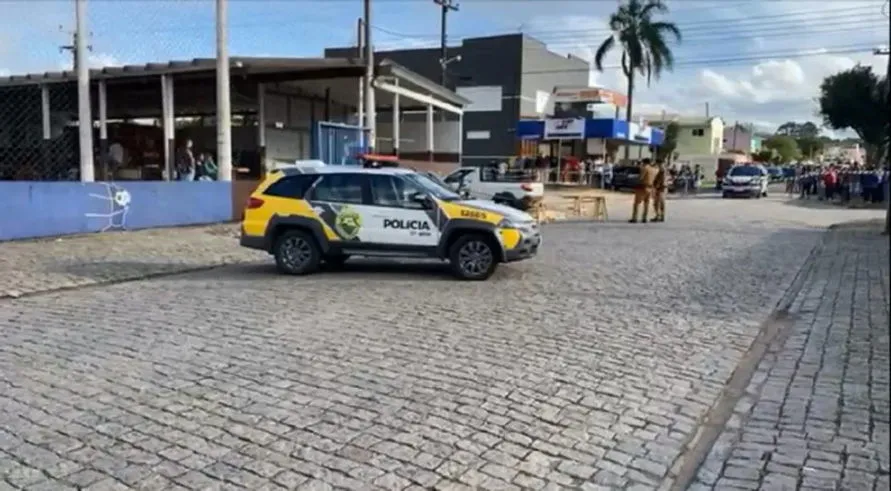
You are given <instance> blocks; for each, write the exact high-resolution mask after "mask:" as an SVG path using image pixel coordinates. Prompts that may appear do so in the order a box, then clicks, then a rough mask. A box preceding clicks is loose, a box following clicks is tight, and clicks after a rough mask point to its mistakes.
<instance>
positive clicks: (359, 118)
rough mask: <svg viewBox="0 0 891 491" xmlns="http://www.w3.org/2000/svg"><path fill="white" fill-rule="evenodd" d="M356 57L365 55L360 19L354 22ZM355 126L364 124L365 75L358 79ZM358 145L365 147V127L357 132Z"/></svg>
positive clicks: (363, 29) (359, 58) (363, 34)
mask: <svg viewBox="0 0 891 491" xmlns="http://www.w3.org/2000/svg"><path fill="white" fill-rule="evenodd" d="M356 34H357V35H356V59H357V60H361V59H363V58H364V57H365V53H364V52H363V50H362V45H363V44H364V43H365V26H364V25H363V24H362V19H359V20H358V22H357V23H356ZM356 106H357V107H356V113H357V114H356V126H359V127H363V126H365V77H362V78H360V79H359V102H358V104H356ZM359 147H360V148H361V149H362V150H363V151H364V149H365V129H364V128H363V129H362V131H361V132H360V134H359Z"/></svg>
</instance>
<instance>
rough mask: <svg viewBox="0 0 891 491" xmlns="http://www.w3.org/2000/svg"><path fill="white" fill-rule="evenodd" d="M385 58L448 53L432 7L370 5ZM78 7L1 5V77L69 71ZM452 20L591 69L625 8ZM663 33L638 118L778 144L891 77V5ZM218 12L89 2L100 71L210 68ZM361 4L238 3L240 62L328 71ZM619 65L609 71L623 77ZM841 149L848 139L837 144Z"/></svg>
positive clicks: (496, 10)
mask: <svg viewBox="0 0 891 491" xmlns="http://www.w3.org/2000/svg"><path fill="white" fill-rule="evenodd" d="M372 1H373V7H372V10H373V13H372V22H371V24H372V26H374V30H373V36H374V40H373V43H374V44H375V46H376V48H377V49H396V48H403V47H422V46H424V47H432V46H437V45H438V43H439V29H440V26H439V22H440V13H439V8H438V6H436V5H435V4H434V3H433V1H432V0H372ZM74 3H75V2H74V0H0V74H4V75H5V74H21V73H33V72H43V71H53V70H59V69H64V68H68V67H70V65H71V53H70V52H67V51H64V50H61V49H60V47H61V46H63V45H68V44H71V39H72V34H71V33H72V31H73V28H74V23H75V20H74ZM458 3H459V5H460V9H459V11H457V12H454V13H452V14H451V15H450V16H449V24H448V27H449V29H448V38H449V43H450V44H460V42H461V39H463V38H468V37H478V36H486V35H495V34H505V33H516V32H524V33H527V34H528V35H530V36H533V37H536V38H538V39H539V40H541V41H543V42H545V43H546V44H547V45H548V46H549V48H550V49H552V50H553V51H555V52H558V53H561V54H567V53H572V54H575V55H578V56H581V57H584V58H587V59H590V58H591V57H592V56H593V54H594V52H595V51H596V49H597V47H598V46H599V44H600V43H601V42H602V41H603V39H604V38H605V37H607V36H608V35H609V30H608V26H607V19H608V17H609V15H610V13H612V12H613V11H614V10H615V9H616V7H617V3H618V0H563V1H559V0H463V1H459V2H458ZM666 3H667V4H668V6H669V7H670V9H671V11H670V13H668V14H667V15H665V20H668V21H671V22H674V23H676V24H677V25H678V27H679V28H680V29H681V31H682V32H683V33H684V38H683V40H682V42H681V43H680V44H677V45H673V46H672V49H673V52H674V54H675V63H676V64H675V68H674V70H673V71H671V72H668V73H665V74H663V76H662V77H661V78H660V79H659V80H655V81H653V83H652V84H651V85H650V86H649V87H646V86H643V85H642V84H638V85H637V87H636V90H635V101H636V103H635V111H634V112H635V113H637V114H660V113H661V112H662V111H665V112H666V113H668V114H681V115H686V116H697V115H701V116H705V114H706V106H708V112H709V114H710V115H714V116H720V117H722V118H723V119H724V120H725V121H726V122H728V123H732V122H734V121H739V122H744V123H751V124H754V125H756V127H757V128H759V129H761V130H762V131H771V130H773V129H774V128H775V127H776V126H778V125H780V124H782V123H784V122H786V121H799V122H803V121H808V120H810V121H814V122H817V123H819V120H820V118H819V116H817V115H816V111H817V105H816V103H815V102H814V99H815V97H816V96H817V92H818V87H819V84H820V82H821V81H822V79H823V78H824V77H825V76H827V75H830V74H833V73H836V72H838V71H840V70H845V69H847V68H850V67H852V66H854V65H855V64H857V63H861V64H864V65H869V66H872V67H874V70H875V71H877V72H878V73H885V69H886V63H887V57H884V56H876V55H874V54H873V49H874V48H878V47H887V46H888V44H889V40H888V37H889V25H888V22H889V20H888V17H887V15H888V6H887V1H885V0H863V1H859V0H858V1H853V0H852V1H847V0H825V1H822V2H813V1H801V0H724V1H706V0H666ZM214 8H215V7H214V1H213V0H178V1H172V0H88V30H89V32H90V45H91V47H92V52H91V54H90V63H91V64H92V65H93V66H102V65H121V64H142V63H146V62H150V61H167V60H172V59H178V60H182V59H191V58H197V57H213V56H214V49H215V29H214V22H215V11H214ZM361 15H362V0H323V1H319V0H316V1H310V0H288V1H285V0H277V1H276V0H230V2H229V41H230V48H229V49H230V54H231V55H233V56H235V55H239V56H287V57H318V56H321V55H322V53H323V51H324V49H325V47H334V46H351V45H355V42H356V39H355V38H356V19H357V18H359V17H360V16H361ZM617 61H618V58H617V55H614V56H613V57H611V58H609V59H608V60H607V63H606V65H607V66H612V65H615V64H616V62H617ZM590 81H591V83H592V84H593V85H598V86H603V87H607V88H610V89H614V90H619V91H625V90H626V82H625V80H624V77H623V76H622V75H621V72H620V71H619V70H617V69H614V68H607V69H605V70H604V72H603V73H600V72H596V71H592V72H591V74H590ZM827 133H828V134H830V135H831V136H847V135H845V134H842V133H831V132H827Z"/></svg>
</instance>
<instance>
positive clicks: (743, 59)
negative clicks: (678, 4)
mask: <svg viewBox="0 0 891 491" xmlns="http://www.w3.org/2000/svg"><path fill="white" fill-rule="evenodd" d="M872 46H874V45H871V44H862V45H852V46H838V47H834V48H831V49H824V50H820V51H814V52H810V53H808V52H801V51H793V52H785V53H783V52H774V53H770V52H764V53H759V54H753V55H748V56H738V57H725V58H707V59H698V60H697V59H691V60H678V61H676V62H675V64H674V66H675V67H679V68H686V67H701V66H715V67H720V66H731V65H732V64H735V63H743V64H748V63H751V62H753V61H754V62H760V61H765V59H771V58H782V59H797V58H810V57H814V56H825V55H841V54H854V53H863V54H866V53H870V52H871V51H872V49H873V48H872ZM620 68H621V66H620V65H610V66H604V67H603V69H604V70H618V69H620ZM590 71H593V67H591V68H567V69H562V70H561V69H555V70H529V71H524V72H523V74H524V75H530V74H550V73H584V72H590Z"/></svg>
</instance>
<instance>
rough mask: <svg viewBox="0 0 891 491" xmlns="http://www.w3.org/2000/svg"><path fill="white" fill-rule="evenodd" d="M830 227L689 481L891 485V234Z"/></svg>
mask: <svg viewBox="0 0 891 491" xmlns="http://www.w3.org/2000/svg"><path fill="white" fill-rule="evenodd" d="M880 226H881V225H876V224H872V225H869V226H863V225H861V226H856V225H855V226H848V227H841V228H837V229H834V230H832V231H830V232H829V233H828V234H827V236H826V239H825V242H824V245H823V247H822V249H820V250H819V253H818V254H817V256H816V258H815V261H814V263H813V266H812V268H811V269H810V270H809V271H808V272H807V273H806V275H807V276H806V277H805V279H804V283H803V285H804V287H803V289H802V291H801V292H799V293H798V295H797V297H796V299H795V300H794V302H793V303H792V307H791V312H790V313H791V314H792V319H793V322H792V323H791V325H790V327H788V328H787V329H786V330H785V331H783V332H780V334H779V335H778V336H777V338H776V339H775V340H774V341H773V343H772V344H771V345H770V347H769V348H768V351H767V353H766V354H765V356H764V358H763V359H762V360H761V361H760V363H759V364H758V366H757V369H756V371H755V372H754V375H753V377H752V379H751V381H750V382H749V385H748V388H746V390H745V394H744V395H743V396H742V398H741V399H739V401H738V402H737V404H736V406H735V408H734V411H733V414H732V415H731V416H730V419H729V421H728V423H727V425H726V426H725V428H724V431H723V432H722V433H721V434H720V436H719V437H718V439H717V441H716V442H715V443H714V445H713V446H712V449H711V452H710V453H709V455H708V458H707V459H706V460H705V462H704V463H703V465H702V466H701V467H700V469H699V472H698V475H697V482H696V484H695V485H694V486H693V487H691V488H690V489H694V490H696V489H729V488H732V489H772V490H783V489H789V490H794V489H850V490H872V489H888V488H889V470H891V466H889V445H891V431H889V414H891V410H889V381H891V377H889V361H891V358H889V327H888V321H889V291H888V290H889V286H888V282H889V271H888V238H887V237H882V236H880V235H878V231H879V230H880Z"/></svg>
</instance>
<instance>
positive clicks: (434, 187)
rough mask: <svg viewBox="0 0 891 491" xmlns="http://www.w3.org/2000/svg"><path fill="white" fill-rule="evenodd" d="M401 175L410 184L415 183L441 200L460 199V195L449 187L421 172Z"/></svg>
mask: <svg viewBox="0 0 891 491" xmlns="http://www.w3.org/2000/svg"><path fill="white" fill-rule="evenodd" d="M403 177H405V179H407V180H408V181H409V182H411V183H412V184H415V185H416V186H418V187H420V188H421V189H423V190H424V191H427V192H428V193H430V194H431V195H433V197H434V198H436V199H441V200H443V201H455V200H459V199H461V196H459V195H458V194H456V193H455V192H454V191H452V190H451V189H447V188H445V187H443V186H442V185H440V184H439V183H437V182H436V181H434V180H433V179H430V178H429V177H427V176H425V175H423V174H405V176H403Z"/></svg>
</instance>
